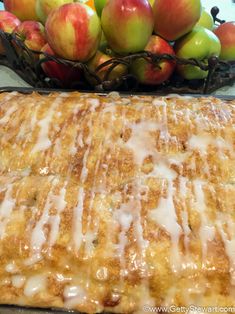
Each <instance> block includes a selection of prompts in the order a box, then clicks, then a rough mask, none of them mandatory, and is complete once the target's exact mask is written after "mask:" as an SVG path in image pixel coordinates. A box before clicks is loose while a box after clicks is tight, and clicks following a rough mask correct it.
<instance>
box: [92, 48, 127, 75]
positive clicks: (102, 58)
mask: <svg viewBox="0 0 235 314" xmlns="http://www.w3.org/2000/svg"><path fill="white" fill-rule="evenodd" d="M111 58H112V57H111V56H108V55H106V54H105V53H103V52H101V51H97V53H96V54H95V56H94V57H93V58H92V59H91V60H90V61H89V62H88V67H89V69H91V70H92V71H95V70H96V68H97V67H98V66H99V65H101V64H102V63H104V62H106V61H108V60H110V59H111ZM109 67H110V66H105V67H103V68H101V69H100V70H99V71H98V72H97V75H98V76H99V77H100V78H101V80H103V79H104V77H105V74H106V73H107V71H108V69H109ZM126 73H127V68H126V67H125V66H124V65H123V64H119V65H117V66H116V67H115V68H114V69H113V70H112V71H111V73H110V74H109V80H113V79H116V78H118V77H121V76H123V75H124V74H126Z"/></svg>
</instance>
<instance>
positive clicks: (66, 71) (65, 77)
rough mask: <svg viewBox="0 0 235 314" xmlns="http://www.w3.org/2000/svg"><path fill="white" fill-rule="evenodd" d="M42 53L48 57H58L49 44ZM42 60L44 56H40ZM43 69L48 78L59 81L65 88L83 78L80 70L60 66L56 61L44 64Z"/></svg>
mask: <svg viewBox="0 0 235 314" xmlns="http://www.w3.org/2000/svg"><path fill="white" fill-rule="evenodd" d="M41 51H42V52H44V53H46V54H48V55H51V56H56V54H55V52H54V51H53V50H52V49H51V47H50V46H49V44H46V45H45V46H44V47H43V48H42V50H41ZM42 58H44V55H41V56H40V59H42ZM42 69H43V71H44V72H45V74H46V75H47V76H48V77H50V78H55V79H58V80H59V81H60V82H61V83H62V85H63V87H67V86H69V85H70V84H71V83H72V82H73V81H78V80H79V79H80V78H81V70H80V69H79V68H77V67H72V66H69V65H64V64H60V63H57V62H55V61H46V62H43V63H42Z"/></svg>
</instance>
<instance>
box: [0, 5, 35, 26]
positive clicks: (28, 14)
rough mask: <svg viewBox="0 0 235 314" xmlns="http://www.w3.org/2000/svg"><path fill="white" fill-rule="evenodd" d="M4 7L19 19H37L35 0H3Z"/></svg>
mask: <svg viewBox="0 0 235 314" xmlns="http://www.w3.org/2000/svg"><path fill="white" fill-rule="evenodd" d="M3 2H4V6H5V9H6V10H7V11H9V12H11V13H13V14H15V15H16V16H17V17H18V18H19V19H20V20H21V21H26V20H37V14H36V0H4V1H3Z"/></svg>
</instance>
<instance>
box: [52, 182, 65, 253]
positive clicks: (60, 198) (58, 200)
mask: <svg viewBox="0 0 235 314" xmlns="http://www.w3.org/2000/svg"><path fill="white" fill-rule="evenodd" d="M67 184H68V182H67V181H66V182H65V184H64V186H63V187H62V188H61V189H60V193H59V195H52V202H53V204H54V206H55V208H56V209H57V212H56V215H55V216H51V217H50V225H51V232H50V236H49V247H50V248H51V247H53V245H54V244H55V243H56V240H57V237H58V234H59V228H60V220H61V217H60V214H61V213H62V212H63V211H64V209H65V208H66V205H67V202H66V201H65V196H66V185H67Z"/></svg>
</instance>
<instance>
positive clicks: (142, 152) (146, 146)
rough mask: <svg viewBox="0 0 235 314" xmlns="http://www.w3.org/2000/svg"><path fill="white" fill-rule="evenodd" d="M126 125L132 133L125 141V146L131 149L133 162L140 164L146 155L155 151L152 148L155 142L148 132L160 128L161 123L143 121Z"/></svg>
mask: <svg viewBox="0 0 235 314" xmlns="http://www.w3.org/2000/svg"><path fill="white" fill-rule="evenodd" d="M128 126H129V127H130V128H131V130H132V134H131V137H130V139H129V140H128V141H127V142H126V147H127V148H129V149H130V150H132V151H133V153H134V157H135V162H136V163H137V165H139V166H141V165H142V164H143V161H144V159H145V158H146V157H147V156H149V155H153V154H154V153H155V152H156V151H155V149H154V148H155V146H156V142H155V139H154V137H153V136H151V134H150V132H155V131H157V130H160V129H161V125H160V124H158V123H155V122H150V121H143V122H140V123H138V124H136V123H134V124H130V125H128Z"/></svg>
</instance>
